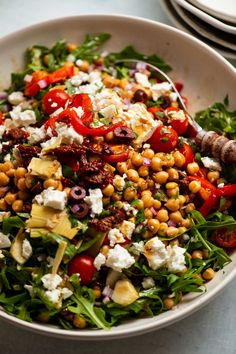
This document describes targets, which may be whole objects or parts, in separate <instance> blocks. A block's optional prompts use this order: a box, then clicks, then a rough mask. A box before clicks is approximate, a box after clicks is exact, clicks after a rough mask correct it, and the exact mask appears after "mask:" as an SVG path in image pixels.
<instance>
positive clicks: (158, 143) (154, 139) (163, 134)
mask: <svg viewBox="0 0 236 354" xmlns="http://www.w3.org/2000/svg"><path fill="white" fill-rule="evenodd" d="M148 143H149V144H150V145H151V147H152V149H153V150H154V151H155V152H170V151H172V150H174V149H175V148H176V146H177V143H178V135H177V133H176V131H175V130H174V129H172V128H169V127H164V126H163V125H161V126H160V127H157V128H156V130H155V131H154V133H153V134H152V136H151V138H150V139H149V141H148Z"/></svg>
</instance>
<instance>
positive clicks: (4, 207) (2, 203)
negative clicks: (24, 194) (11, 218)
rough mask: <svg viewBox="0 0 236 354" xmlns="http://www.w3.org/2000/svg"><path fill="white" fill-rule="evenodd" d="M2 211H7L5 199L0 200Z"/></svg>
mask: <svg viewBox="0 0 236 354" xmlns="http://www.w3.org/2000/svg"><path fill="white" fill-rule="evenodd" d="M0 210H7V203H6V202H5V200H4V199H3V198H1V199H0Z"/></svg>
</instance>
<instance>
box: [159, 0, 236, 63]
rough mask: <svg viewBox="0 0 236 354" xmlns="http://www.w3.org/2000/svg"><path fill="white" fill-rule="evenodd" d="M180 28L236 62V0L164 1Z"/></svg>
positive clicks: (168, 13) (173, 20) (165, 7)
mask: <svg viewBox="0 0 236 354" xmlns="http://www.w3.org/2000/svg"><path fill="white" fill-rule="evenodd" d="M160 3H161V5H162V7H163V9H164V11H165V12H166V13H167V15H168V17H169V18H170V19H171V21H172V22H173V23H174V24H175V26H176V27H178V28H180V29H182V30H184V31H186V32H188V33H190V34H192V35H194V36H196V37H198V38H199V39H201V40H202V41H203V42H205V43H206V44H209V45H210V46H211V47H213V48H214V49H216V50H217V51H218V52H220V53H221V54H222V55H224V56H225V57H227V58H231V59H236V0H188V1H187V0H160Z"/></svg>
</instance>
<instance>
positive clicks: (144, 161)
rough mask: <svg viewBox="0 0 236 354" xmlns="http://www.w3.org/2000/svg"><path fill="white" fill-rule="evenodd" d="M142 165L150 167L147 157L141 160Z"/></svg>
mask: <svg viewBox="0 0 236 354" xmlns="http://www.w3.org/2000/svg"><path fill="white" fill-rule="evenodd" d="M143 165H145V166H150V165H151V160H150V159H148V158H147V157H144V158H143Z"/></svg>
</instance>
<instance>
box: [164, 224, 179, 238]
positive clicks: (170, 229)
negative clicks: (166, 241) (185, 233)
mask: <svg viewBox="0 0 236 354" xmlns="http://www.w3.org/2000/svg"><path fill="white" fill-rule="evenodd" d="M178 233H179V229H178V228H177V227H174V226H169V227H168V229H167V230H166V235H167V236H168V237H175V236H177V235H178Z"/></svg>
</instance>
